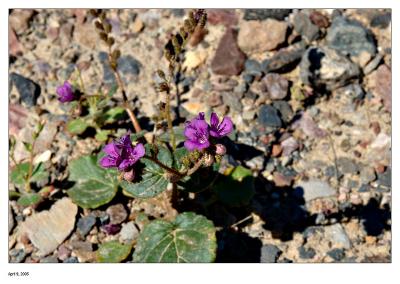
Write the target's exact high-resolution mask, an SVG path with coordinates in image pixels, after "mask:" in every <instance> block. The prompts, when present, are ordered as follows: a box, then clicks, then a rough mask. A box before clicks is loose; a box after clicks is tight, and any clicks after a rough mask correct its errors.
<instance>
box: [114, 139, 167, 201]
mask: <svg viewBox="0 0 400 284" xmlns="http://www.w3.org/2000/svg"><path fill="white" fill-rule="evenodd" d="M146 154H147V155H148V156H151V155H152V153H151V150H150V147H149V146H148V145H146ZM157 159H158V161H160V162H161V163H162V164H164V165H166V166H168V167H170V166H172V156H171V152H170V151H169V150H168V149H167V148H165V147H158V154H157ZM141 161H142V162H143V163H144V166H145V168H144V169H143V173H141V174H140V180H139V181H137V182H133V183H131V182H127V181H122V182H121V186H122V188H123V189H124V192H126V193H127V195H130V196H133V197H137V198H150V197H154V196H157V195H159V194H160V193H162V192H163V191H165V190H166V189H167V185H168V180H167V179H166V178H165V176H164V169H163V168H161V167H160V166H159V165H157V164H156V163H154V162H153V161H150V160H148V159H145V158H142V160H141Z"/></svg>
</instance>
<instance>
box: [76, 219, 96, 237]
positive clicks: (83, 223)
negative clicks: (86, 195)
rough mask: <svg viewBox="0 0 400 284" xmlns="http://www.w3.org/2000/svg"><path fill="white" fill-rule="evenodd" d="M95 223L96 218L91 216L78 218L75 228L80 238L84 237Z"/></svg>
mask: <svg viewBox="0 0 400 284" xmlns="http://www.w3.org/2000/svg"><path fill="white" fill-rule="evenodd" d="M95 223H96V217H94V216H93V215H89V216H86V217H83V218H80V219H79V221H78V223H77V227H78V231H79V232H80V233H81V236H82V237H84V236H86V235H87V234H88V233H89V232H90V230H91V229H92V228H93V226H94V224H95Z"/></svg>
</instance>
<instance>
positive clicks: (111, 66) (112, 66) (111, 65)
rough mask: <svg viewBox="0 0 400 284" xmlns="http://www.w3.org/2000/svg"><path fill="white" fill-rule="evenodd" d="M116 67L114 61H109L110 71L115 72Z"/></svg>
mask: <svg viewBox="0 0 400 284" xmlns="http://www.w3.org/2000/svg"><path fill="white" fill-rule="evenodd" d="M117 67H118V64H117V62H115V61H111V62H110V68H111V69H112V70H114V71H115V70H117Z"/></svg>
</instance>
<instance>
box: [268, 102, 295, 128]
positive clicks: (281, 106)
mask: <svg viewBox="0 0 400 284" xmlns="http://www.w3.org/2000/svg"><path fill="white" fill-rule="evenodd" d="M272 105H273V106H274V107H275V108H276V109H277V110H278V111H279V113H280V115H281V118H282V120H283V121H284V122H286V123H289V122H290V121H291V120H292V118H293V110H292V107H291V106H290V104H289V103H288V102H287V101H274V102H273V103H272Z"/></svg>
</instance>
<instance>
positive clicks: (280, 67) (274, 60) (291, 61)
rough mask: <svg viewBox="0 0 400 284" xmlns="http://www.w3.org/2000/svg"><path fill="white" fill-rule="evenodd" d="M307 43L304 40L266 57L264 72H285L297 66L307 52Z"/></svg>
mask: <svg viewBox="0 0 400 284" xmlns="http://www.w3.org/2000/svg"><path fill="white" fill-rule="evenodd" d="M305 48H306V44H305V43H304V42H303V41H302V42H299V43H296V44H294V45H292V46H290V47H287V48H282V49H280V50H278V52H276V53H275V54H274V55H273V56H272V57H271V58H269V59H265V60H264V61H263V62H262V63H261V66H262V70H263V72H264V73H269V72H278V73H285V72H287V71H290V70H291V69H293V68H295V67H296V66H297V64H298V63H299V62H300V59H301V57H302V55H303V54H304V52H305V50H306V49H305Z"/></svg>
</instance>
